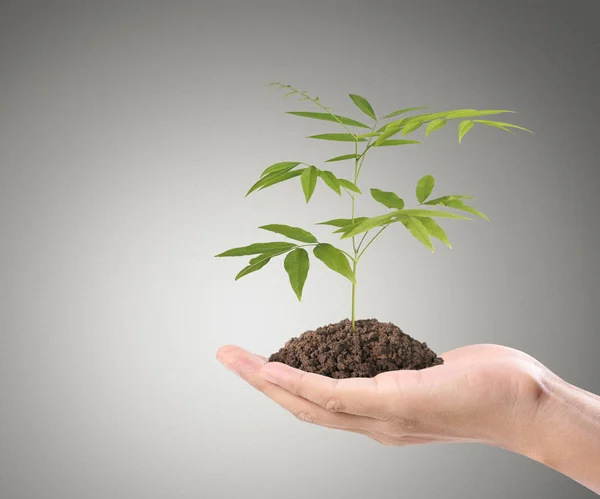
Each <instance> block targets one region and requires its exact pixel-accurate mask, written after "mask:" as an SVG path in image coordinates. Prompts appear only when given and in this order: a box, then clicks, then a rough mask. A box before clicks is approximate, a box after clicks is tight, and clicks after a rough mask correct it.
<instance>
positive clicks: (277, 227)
mask: <svg viewBox="0 0 600 499" xmlns="http://www.w3.org/2000/svg"><path fill="white" fill-rule="evenodd" d="M259 229H264V230H268V231H271V232H275V233H276V234H281V235H282V236H285V237H289V238H290V239H295V240H296V241H302V242H303V243H316V242H318V241H317V238H316V237H315V236H313V235H312V234H311V233H310V232H308V231H307V230H304V229H301V228H300V227H291V226H289V225H283V224H269V225H261V226H260V227H259Z"/></svg>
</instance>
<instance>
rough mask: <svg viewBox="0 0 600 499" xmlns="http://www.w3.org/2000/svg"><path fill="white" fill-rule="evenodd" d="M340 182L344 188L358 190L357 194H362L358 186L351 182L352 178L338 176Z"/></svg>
mask: <svg viewBox="0 0 600 499" xmlns="http://www.w3.org/2000/svg"><path fill="white" fill-rule="evenodd" d="M338 182H339V183H340V185H341V186H342V187H343V188H345V189H348V190H349V191H353V192H356V193H357V194H362V192H361V191H360V189H359V188H358V186H357V185H356V184H355V183H353V182H350V180H346V179H345V178H338Z"/></svg>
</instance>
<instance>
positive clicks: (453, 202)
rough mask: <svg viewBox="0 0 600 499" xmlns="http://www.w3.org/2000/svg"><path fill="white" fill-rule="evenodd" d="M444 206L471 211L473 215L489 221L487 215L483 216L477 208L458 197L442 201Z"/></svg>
mask: <svg viewBox="0 0 600 499" xmlns="http://www.w3.org/2000/svg"><path fill="white" fill-rule="evenodd" d="M444 206H447V207H448V208H454V209H455V210H461V211H466V212H468V213H473V215H477V216H478V217H481V218H483V219H484V220H487V221H488V222H489V221H490V219H489V218H488V217H487V216H485V215H484V214H483V213H481V212H480V211H479V210H476V209H475V208H473V207H472V206H468V205H466V204H465V203H464V202H463V201H461V200H460V199H450V200H448V201H446V202H445V203H444Z"/></svg>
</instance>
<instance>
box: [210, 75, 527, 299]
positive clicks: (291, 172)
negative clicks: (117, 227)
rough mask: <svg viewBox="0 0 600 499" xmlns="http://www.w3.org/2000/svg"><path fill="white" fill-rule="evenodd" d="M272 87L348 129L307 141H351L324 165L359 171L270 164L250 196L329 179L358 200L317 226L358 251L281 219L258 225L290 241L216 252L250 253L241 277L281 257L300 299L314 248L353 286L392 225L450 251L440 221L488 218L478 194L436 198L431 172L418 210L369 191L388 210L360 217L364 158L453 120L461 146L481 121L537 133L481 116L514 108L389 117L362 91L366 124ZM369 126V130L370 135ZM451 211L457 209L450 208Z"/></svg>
mask: <svg viewBox="0 0 600 499" xmlns="http://www.w3.org/2000/svg"><path fill="white" fill-rule="evenodd" d="M271 85H274V86H276V87H278V88H280V89H285V90H287V93H286V94H285V97H287V96H290V95H296V96H299V101H310V102H311V103H312V104H313V105H315V106H317V107H318V108H320V111H319V112H311V111H288V112H287V114H290V115H292V116H297V117H302V118H308V119H312V120H319V121H325V122H330V123H334V124H336V125H337V126H339V127H341V128H342V129H343V132H334V133H320V134H316V135H311V136H309V137H308V138H310V139H315V140H326V141H331V142H336V143H341V144H343V143H346V144H348V143H350V144H352V146H353V148H354V151H352V152H347V153H345V154H341V155H337V156H334V157H331V158H329V159H326V160H324V161H323V163H325V164H333V165H338V164H344V163H345V162H348V161H350V162H351V163H353V164H354V176H353V178H352V180H350V179H348V178H345V177H344V176H341V175H340V174H338V173H334V172H332V171H330V170H327V169H321V168H318V167H317V166H315V165H312V164H308V163H304V162H301V161H283V162H278V163H274V164H272V165H270V166H268V167H267V168H265V169H264V170H263V171H262V173H261V174H260V177H259V178H258V180H257V181H256V182H255V183H254V184H253V185H252V186H251V187H250V189H249V190H248V192H247V193H246V196H248V195H249V194H251V193H253V192H255V191H260V190H263V189H266V188H269V187H272V186H274V185H277V184H279V183H281V182H285V181H288V180H291V179H293V178H296V177H299V180H300V186H301V188H302V192H303V194H304V199H305V201H306V202H307V203H308V202H309V201H310V199H311V198H312V196H313V194H314V192H315V189H316V186H317V184H319V183H321V184H324V185H325V186H326V187H327V188H328V189H330V190H332V191H334V192H335V193H336V194H337V195H338V196H342V195H343V194H344V193H346V194H347V195H348V196H349V197H350V198H351V200H352V217H351V218H336V219H332V220H327V221H324V222H319V223H317V225H326V226H331V227H334V228H335V230H334V231H333V234H337V235H338V236H339V238H340V240H341V241H343V240H347V239H352V247H353V254H350V253H348V252H346V251H344V250H342V249H340V248H338V247H336V246H333V245H332V244H330V243H327V242H323V241H321V240H319V239H318V238H317V237H316V236H315V235H313V234H312V233H311V232H309V231H307V230H305V229H302V228H300V227H293V226H289V225H284V224H279V223H277V224H269V225H263V226H261V227H259V228H260V229H263V230H266V231H269V232H272V233H276V234H279V235H281V236H284V237H285V238H287V239H290V240H291V241H275V242H259V243H253V244H250V245H248V246H242V247H237V248H232V249H230V250H227V251H224V252H222V253H220V254H218V255H216V256H217V257H244V256H250V257H251V258H250V259H249V261H248V264H247V265H246V266H245V267H244V268H243V269H242V270H240V271H239V273H238V274H237V276H236V280H238V279H240V278H241V277H244V276H246V275H248V274H251V273H253V272H255V271H257V270H260V269H261V268H263V267H265V266H266V265H267V264H268V263H269V262H270V261H271V260H273V259H275V258H279V257H281V258H282V259H283V267H284V269H285V271H286V272H287V274H288V277H289V281H290V285H291V287H292V289H293V291H294V293H295V294H296V296H297V297H298V299H299V300H300V299H301V298H302V292H303V289H304V285H305V282H306V279H307V276H308V272H309V269H310V257H309V251H307V248H308V249H312V254H313V256H314V258H316V259H317V260H319V261H321V262H322V263H323V264H325V266H326V267H327V268H329V269H331V270H333V271H335V272H337V273H338V274H340V275H342V276H343V277H345V278H346V279H348V280H349V281H350V282H352V283H353V285H355V284H356V275H355V269H356V264H357V263H358V261H359V260H360V258H361V257H362V255H363V254H364V252H365V251H366V249H367V248H368V247H369V246H370V244H371V243H372V242H373V241H374V240H375V239H376V238H377V237H378V236H379V234H380V233H381V232H382V231H383V230H385V229H387V228H388V227H389V226H392V225H394V224H397V223H399V224H400V225H402V226H404V227H405V228H406V229H407V231H408V233H410V234H411V235H412V236H413V237H414V238H415V239H417V241H419V242H420V243H422V244H423V245H425V246H426V247H427V248H429V249H430V251H432V252H433V251H434V246H433V243H432V238H434V239H438V240H439V241H441V242H443V243H444V244H445V245H446V246H448V247H449V248H452V246H451V244H450V242H449V240H448V237H447V235H446V232H445V230H444V229H443V228H442V227H441V225H440V224H439V222H438V220H439V219H456V220H472V219H471V218H469V217H467V216H465V215H464V214H461V213H459V212H463V213H467V214H469V215H475V216H477V217H480V218H483V219H485V220H489V218H488V217H487V216H486V215H484V214H483V213H481V212H480V211H479V210H477V209H476V208H474V207H473V206H471V205H469V204H467V201H469V200H472V199H473V198H472V197H470V196H467V195H463V194H450V195H445V196H440V197H437V198H435V199H430V197H431V194H432V192H433V190H434V187H435V179H434V177H433V176H432V175H424V176H423V177H421V178H420V179H419V180H418V182H417V185H416V188H415V197H416V202H417V206H416V207H414V208H406V207H405V201H404V199H402V198H401V197H400V196H399V195H398V194H396V193H395V192H392V191H388V190H383V189H378V188H371V189H370V191H369V192H370V194H371V197H372V198H373V199H374V200H375V201H376V202H378V203H380V204H381V205H383V206H384V207H385V208H386V209H387V211H386V212H385V213H382V214H380V215H377V216H373V217H364V216H355V214H354V201H355V196H356V195H360V194H362V191H361V189H360V188H359V187H358V177H359V174H360V170H361V168H362V164H363V162H364V159H365V156H366V155H367V153H368V152H369V151H370V150H372V149H375V148H379V147H388V146H404V145H413V144H421V143H422V142H421V141H418V140H413V139H407V138H404V137H406V136H407V135H409V134H411V133H414V132H416V131H417V130H419V129H421V128H424V129H425V136H426V137H428V136H429V135H430V134H432V133H433V132H436V131H439V130H442V129H443V128H444V127H446V125H447V124H448V123H449V122H452V121H455V120H456V121H457V122H458V126H457V133H458V142H459V143H462V141H463V139H464V137H465V136H466V134H467V133H469V132H470V131H471V130H472V129H473V128H474V127H475V125H482V126H487V127H492V128H498V129H501V130H504V131H507V132H510V133H512V131H513V130H523V131H527V132H529V133H533V132H531V131H530V130H528V129H526V128H524V127H522V126H519V125H514V124H511V123H507V122H503V121H493V120H489V119H480V118H481V117H487V116H491V115H496V114H503V113H512V112H513V111H509V110H502V109H500V110H498V109H496V110H494V109H491V110H490V109H484V110H481V109H457V110H450V111H442V112H435V113H421V114H412V115H411V114H410V113H414V112H416V111H422V110H424V109H428V108H429V107H428V106H417V107H408V108H402V109H399V110H397V111H393V112H390V113H388V114H385V115H384V116H382V117H378V115H377V113H376V112H375V110H374V108H373V106H372V105H371V104H370V103H369V101H368V100H367V99H366V98H364V97H362V96H360V95H357V94H350V95H349V97H350V99H351V101H352V103H353V104H354V105H355V106H356V108H357V109H358V110H360V111H361V112H362V114H363V118H365V117H366V118H368V121H369V123H368V124H367V123H364V122H363V121H365V120H364V119H363V120H362V121H359V120H357V119H354V118H350V117H346V116H341V115H339V114H336V113H333V112H332V111H331V109H330V108H328V107H326V106H325V105H324V104H322V103H321V101H320V99H319V97H311V96H310V95H308V93H307V92H305V91H303V90H299V89H296V88H294V87H291V86H290V85H283V84H281V83H277V82H274V83H272V84H271ZM384 121H387V123H385V124H383V125H382V126H380V127H379V128H378V125H379V124H381V122H384ZM365 130H368V131H367V132H365ZM363 143H365V147H364V149H363V150H362V151H359V144H363ZM445 208H448V209H450V210H454V211H446V210H445ZM375 229H376V230H377V233H376V234H375V235H374V236H373V237H372V238H371V240H370V241H368V242H366V243H365V244H364V245H363V243H364V242H365V238H366V237H367V236H368V234H369V233H370V231H373V230H375ZM360 235H362V239H361V240H360V242H359V243H358V244H356V241H355V237H357V236H360Z"/></svg>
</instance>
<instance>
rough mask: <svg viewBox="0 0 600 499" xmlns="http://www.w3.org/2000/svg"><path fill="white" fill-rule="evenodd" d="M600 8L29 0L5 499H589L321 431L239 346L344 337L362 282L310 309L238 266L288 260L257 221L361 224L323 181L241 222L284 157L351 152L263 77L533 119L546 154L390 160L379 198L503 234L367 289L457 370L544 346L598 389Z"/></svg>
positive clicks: (5, 82) (441, 252) (405, 252)
mask: <svg viewBox="0 0 600 499" xmlns="http://www.w3.org/2000/svg"><path fill="white" fill-rule="evenodd" d="M599 7H600V6H599V4H598V2H597V1H596V0H592V1H570V2H566V1H564V2H559V1H523V0H518V1H517V0H514V1H506V0H504V1H491V0H490V1H487V2H486V1H475V0H466V1H425V0H419V1H417V0H414V1H411V2H409V1H392V0H378V1H374V0H371V1H366V0H361V1H359V0H355V1H342V0H333V1H316V0H308V1H300V0H297V1H295V2H288V1H275V0H264V1H257V0H246V1H242V0H239V1H223V0H219V1H217V0H210V1H195V2H183V1H171V2H167V1H164V2H150V1H148V2H142V1H139V2H125V1H123V2H111V1H102V2H84V1H79V2H75V1H73V2H28V1H4V2H3V3H2V7H1V10H0V228H1V232H0V234H1V235H0V237H1V240H0V341H1V343H0V390H1V391H0V394H1V399H0V497H1V498H2V499H37V498H40V499H42V498H43V499H70V498H85V499H96V498H98V499H100V498H102V499H105V498H110V499H120V498H124V499H136V498H140V499H141V498H144V499H154V498H157V499H158V498H160V499H172V498H185V499H188V498H206V499H229V498H237V497H244V498H251V499H254V498H256V499H275V498H277V499H279V498H286V499H301V498H302V499H304V498H307V497H310V498H318V499H326V498H327V499H329V498H342V497H343V498H345V499H364V498H374V499H390V498H400V497H402V498H411V499H412V498H429V497H434V496H440V497H452V498H461V499H468V498H473V499H475V498H477V499H479V498H515V499H517V498H519V499H521V498H525V497H527V498H539V499H542V498H544V499H546V498H563V497H571V498H575V497H577V498H584V497H592V496H593V494H592V493H591V492H589V491H587V490H586V489H584V488H583V487H582V486H580V485H578V484H576V483H575V482H572V481H571V480H569V479H567V478H566V477H564V476H562V475H560V474H559V473H556V472H554V471H552V470H550V469H547V468H545V467H543V466H542V465H541V464H538V463H535V462H533V461H530V460H529V459H526V458H524V457H521V456H518V455H515V454H512V453H510V452H507V451H503V450H500V449H495V448H487V447H484V446H481V445H474V444H453V445H435V446H420V447H405V448H385V447H382V446H380V445H378V444H376V443H375V442H372V441H370V440H367V439H366V438H364V437H361V436H358V435H355V434H346V433H342V432H336V431H328V430H326V429H324V428H321V427H315V426H311V425H306V424H301V423H299V422H298V421H296V420H295V419H294V418H293V417H292V416H291V415H289V414H288V413H286V412H285V411H284V410H283V409H281V408H279V407H278V406H276V405H275V404H273V403H271V402H270V401H269V400H268V399H267V398H266V397H264V396H263V395H261V394H260V393H258V392H255V391H254V390H252V389H251V388H250V387H249V386H246V385H245V384H243V383H241V382H240V381H239V380H238V379H237V378H236V377H234V376H233V375H232V374H231V373H229V372H228V371H226V370H225V369H223V368H222V366H221V365H219V364H218V363H217V361H216V360H215V351H216V350H217V348H218V347H219V346H221V345H223V344H228V343H234V344H238V345H241V346H243V347H245V348H248V349H250V350H252V351H255V352H260V353H263V354H269V353H271V352H273V351H274V350H277V349H278V348H279V347H280V346H281V345H282V344H283V343H284V342H285V341H286V340H287V339H288V338H289V337H291V336H295V335H298V334H300V333H301V332H303V331H305V330H307V329H311V328H315V327H317V326H319V325H323V324H327V323H330V322H334V321H338V320H340V319H342V318H344V317H347V316H348V314H349V310H348V306H349V298H350V295H349V292H350V290H349V287H348V285H347V283H346V282H345V281H344V279H343V278H341V277H339V276H337V275H334V274H332V273H331V272H329V271H327V270H325V269H324V267H323V266H322V265H321V264H319V263H318V262H317V263H315V264H314V266H313V271H312V272H311V274H310V275H309V280H308V281H307V284H306V288H305V299H304V300H303V302H302V303H298V302H297V301H296V299H295V297H294V295H293V292H292V291H291V289H290V288H289V285H288V283H287V277H286V275H285V273H284V271H283V269H282V265H281V262H278V263H277V264H275V265H270V266H269V267H266V268H265V269H264V270H263V271H261V273H260V274H254V275H252V276H249V277H247V278H245V279H243V280H241V281H238V282H234V280H233V277H234V275H235V273H236V272H237V271H238V270H239V268H241V266H242V265H243V261H241V260H234V259H228V260H223V259H219V260H217V259H215V258H213V255H214V254H216V253H218V252H220V251H222V250H224V249H227V248H229V247H232V246H238V245H243V244H248V243H250V242H253V241H256V240H260V238H263V239H264V238H267V239H269V237H268V235H267V236H265V233H262V234H261V232H262V231H259V230H257V228H256V227H257V226H258V225H262V224H265V223H289V224H292V225H295V224H297V225H301V226H305V227H308V228H310V227H311V226H312V224H313V223H315V222H317V221H320V220H323V219H327V218H333V217H337V216H345V215H347V214H348V210H349V206H348V200H347V199H346V201H343V200H340V199H339V198H338V197H337V196H335V195H334V194H333V193H332V192H331V191H328V190H326V189H325V188H323V186H321V185H319V186H318V188H317V191H316V193H315V196H314V201H311V203H310V204H309V205H308V206H306V204H305V203H304V201H303V197H302V193H301V189H300V186H299V182H297V181H292V182H289V183H288V184H282V185H280V186H278V187H277V188H273V189H272V190H267V191H263V192H260V193H258V194H256V195H253V196H250V197H248V198H244V193H245V192H246V190H247V188H248V187H249V186H250V185H251V183H253V182H254V181H255V179H256V178H257V176H258V174H259V173H260V171H262V169H264V168H265V167H266V166H268V165H270V164H271V163H274V162H277V161H285V160H296V159H298V160H301V161H305V162H320V161H322V160H323V159H325V158H327V157H331V156H333V155H337V154H343V153H344V152H346V151H347V148H346V147H344V145H343V144H340V145H336V144H332V143H324V142H319V143H316V142H317V141H310V140H307V139H304V138H303V137H305V136H306V135H311V134H314V133H323V132H325V131H330V130H335V127H334V126H328V125H327V124H326V123H320V122H316V121H310V120H303V119H301V118H297V117H293V116H289V115H285V114H284V111H289V110H308V109H311V108H310V107H309V106H307V105H306V103H296V102H295V101H294V100H292V99H286V100H284V99H283V98H282V93H281V92H277V91H276V90H274V89H269V88H265V87H264V84H265V83H268V82H270V81H272V80H280V81H283V82H284V83H292V84H295V85H298V86H300V87H302V88H303V89H306V90H308V91H310V92H312V93H314V94H316V95H318V96H320V98H321V99H322V101H323V102H325V103H326V104H327V105H329V106H331V107H333V108H334V109H335V110H336V111H337V112H338V113H340V114H351V115H353V116H360V113H359V112H358V111H357V110H355V108H354V107H353V105H352V103H351V101H350V100H349V99H348V97H347V94H348V93H358V94H362V95H365V96H366V97H368V98H369V99H370V100H371V102H372V104H373V105H374V107H375V109H376V111H379V113H380V114H384V113H385V112H389V111H392V110H394V109H398V108H400V107H405V106H417V105H432V106H435V109H436V110H442V109H451V108H461V107H475V108H501V109H502V108H508V109H514V110H516V111H518V114H515V115H512V116H511V120H512V121H513V122H516V123H519V124H522V125H524V126H526V127H529V128H531V129H533V130H534V131H535V132H536V134H535V135H533V136H532V135H528V134H525V133H522V134H521V133H519V134H517V135H514V136H511V135H510V134H507V133H504V132H502V131H501V130H495V129H481V128H476V129H474V130H472V131H471V132H470V133H469V135H468V136H467V137H466V138H465V140H464V142H463V144H462V145H459V144H458V143H457V140H456V126H455V125H454V126H452V127H450V126H449V127H446V129H444V130H442V131H440V132H438V133H436V134H435V135H433V136H431V137H429V139H428V140H427V141H426V144H425V145H423V146H414V147H405V148H386V149H385V150H383V149H382V150H377V151H375V152H374V153H373V154H372V156H371V159H370V160H368V162H367V163H365V169H364V176H363V177H362V185H363V186H366V187H380V188H386V189H390V190H396V191H397V192H399V193H401V194H403V195H404V196H405V197H407V198H410V197H411V196H412V192H413V189H414V185H415V182H416V181H417V179H418V178H419V177H420V176H422V175H424V174H426V173H431V174H434V175H435V176H436V179H437V183H438V188H439V192H440V193H449V192H456V191H460V192H465V193H468V194H472V195H474V196H475V197H476V198H477V204H476V206H477V207H478V208H480V209H481V210H483V211H484V212H485V213H487V214H489V216H490V218H491V219H492V223H490V224H488V223H485V222H483V221H476V222H469V223H461V222H458V223H449V224H447V230H448V232H449V235H450V238H451V240H452V241H453V243H454V249H453V250H451V251H450V250H447V249H445V248H444V247H443V246H439V247H438V250H437V251H436V253H435V254H434V255H431V254H429V253H428V252H427V250H426V249H425V248H423V247H422V246H421V245H420V244H419V243H418V242H416V241H415V240H413V239H411V237H410V236H409V235H408V234H407V233H406V231H404V230H399V229H398V230H391V231H390V232H389V233H386V234H385V236H384V237H382V238H381V239H380V240H379V244H378V245H374V246H373V247H372V248H373V250H372V251H371V254H370V255H367V257H366V258H365V259H364V264H362V267H361V268H360V269H359V272H360V273H359V276H358V277H359V281H360V286H359V290H358V316H359V317H362V318H367V317H377V318H379V319H380V320H385V321H393V322H395V323H396V324H398V325H399V326H400V327H402V328H403V329H404V330H405V331H406V332H408V333H409V334H412V335H413V336H416V337H417V338H419V339H421V340H424V341H427V342H428V343H429V345H430V346H431V347H432V348H434V349H435V350H436V351H438V352H444V351H446V350H449V349H452V348H456V347H459V346H462V345H467V344H470V343H480V342H493V343H501V344H504V345H509V346H511V347H515V348H519V349H522V350H524V351H526V352H528V353H530V354H532V355H533V356H535V357H537V358H538V359H539V360H540V361H542V362H543V363H545V364H546V365H548V366H549V367H550V368H551V369H553V370H554V371H555V372H556V373H558V374H559V375H561V376H562V377H564V378H565V379H566V380H568V381H569V382H571V383H574V384H576V385H578V386H581V387H582V388H585V389H587V390H590V391H594V392H596V393H598V392H600V363H599V361H598V358H599V355H598V354H599V353H600V334H599V331H598V319H599V318H600V314H599V309H598V300H599V297H600V288H599V282H600V280H599V271H598V268H599V267H598V261H597V255H598V253H599V250H600V248H599V239H598V233H597V228H598V222H597V220H598V208H597V207H598V180H599V172H598V166H599V164H598V143H599V141H598V126H597V125H598V121H597V114H598V110H599V109H598V103H599V98H598V88H600V76H599V75H600V73H599V63H598V51H599V48H600V46H599V42H600V34H599V33H598V24H597V19H598V15H599V13H600V12H599V10H600V9H599ZM357 113H358V114H357ZM422 135H423V134H421V133H420V132H418V133H416V134H415V137H417V136H422ZM332 168H333V169H334V170H335V171H336V172H340V173H342V172H344V171H345V169H346V168H349V165H347V164H344V163H338V164H337V165H333V166H332ZM358 206H359V208H358V209H359V211H360V213H364V214H369V215H370V214H375V213H377V212H378V211H380V210H378V209H377V208H376V206H375V203H373V202H371V201H369V199H367V198H366V197H365V198H361V199H360V201H359V204H358ZM314 230H315V231H317V232H318V234H319V235H321V236H322V237H323V238H324V239H326V240H330V241H331V242H334V241H335V239H333V238H331V239H328V238H330V236H329V232H328V231H327V230H324V229H314Z"/></svg>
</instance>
